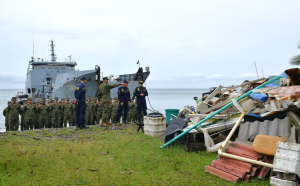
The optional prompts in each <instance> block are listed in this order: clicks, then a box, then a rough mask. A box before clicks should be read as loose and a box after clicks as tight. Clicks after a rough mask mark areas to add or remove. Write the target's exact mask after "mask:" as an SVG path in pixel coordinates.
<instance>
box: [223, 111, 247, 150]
mask: <svg viewBox="0 0 300 186" xmlns="http://www.w3.org/2000/svg"><path fill="white" fill-rule="evenodd" d="M246 113H247V110H246V109H244V110H243V113H242V115H241V116H240V118H239V120H238V121H237V122H236V123H235V125H234V126H233V128H232V130H231V131H230V133H229V134H228V136H227V137H226V139H225V141H224V142H223V144H222V145H220V149H224V148H225V147H226V145H227V143H228V141H229V140H230V138H231V137H232V135H233V134H234V132H235V130H236V129H237V128H238V126H239V125H240V123H241V121H242V119H243V118H244V116H245V114H246Z"/></svg>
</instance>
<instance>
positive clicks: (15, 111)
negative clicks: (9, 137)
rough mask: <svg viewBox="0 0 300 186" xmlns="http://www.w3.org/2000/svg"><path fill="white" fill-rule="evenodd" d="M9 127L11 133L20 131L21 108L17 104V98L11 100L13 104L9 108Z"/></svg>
mask: <svg viewBox="0 0 300 186" xmlns="http://www.w3.org/2000/svg"><path fill="white" fill-rule="evenodd" d="M7 112H8V125H9V130H10V131H18V130H19V125H20V123H19V114H21V106H20V104H19V103H17V99H16V97H13V98H12V99H11V103H10V104H9V105H8V107H7Z"/></svg>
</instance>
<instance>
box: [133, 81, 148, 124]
mask: <svg viewBox="0 0 300 186" xmlns="http://www.w3.org/2000/svg"><path fill="white" fill-rule="evenodd" d="M143 83H144V82H143V81H139V86H138V87H136V88H135V90H134V92H133V95H134V96H136V98H137V102H136V103H137V110H138V120H140V119H141V118H140V117H141V112H142V109H143V113H144V116H146V115H147V104H146V98H145V96H148V91H147V89H146V87H143Z"/></svg>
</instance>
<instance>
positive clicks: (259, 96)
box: [250, 93, 268, 103]
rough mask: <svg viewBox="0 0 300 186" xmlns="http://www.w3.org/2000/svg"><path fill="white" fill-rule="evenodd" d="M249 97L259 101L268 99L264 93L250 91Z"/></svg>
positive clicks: (262, 101)
mask: <svg viewBox="0 0 300 186" xmlns="http://www.w3.org/2000/svg"><path fill="white" fill-rule="evenodd" d="M250 97H251V98H252V99H255V100H256V101H259V102H261V103H264V102H266V101H268V96H267V95H266V94H260V93H252V94H250Z"/></svg>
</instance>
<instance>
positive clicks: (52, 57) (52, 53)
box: [49, 39, 56, 62]
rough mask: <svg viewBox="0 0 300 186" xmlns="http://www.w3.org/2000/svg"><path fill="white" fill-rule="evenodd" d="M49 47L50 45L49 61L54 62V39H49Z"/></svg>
mask: <svg viewBox="0 0 300 186" xmlns="http://www.w3.org/2000/svg"><path fill="white" fill-rule="evenodd" d="M49 46H50V47H51V49H50V51H51V54H50V56H51V62H56V57H55V56H56V55H55V54H54V47H55V45H54V41H53V40H52V39H51V41H50V45H49Z"/></svg>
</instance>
